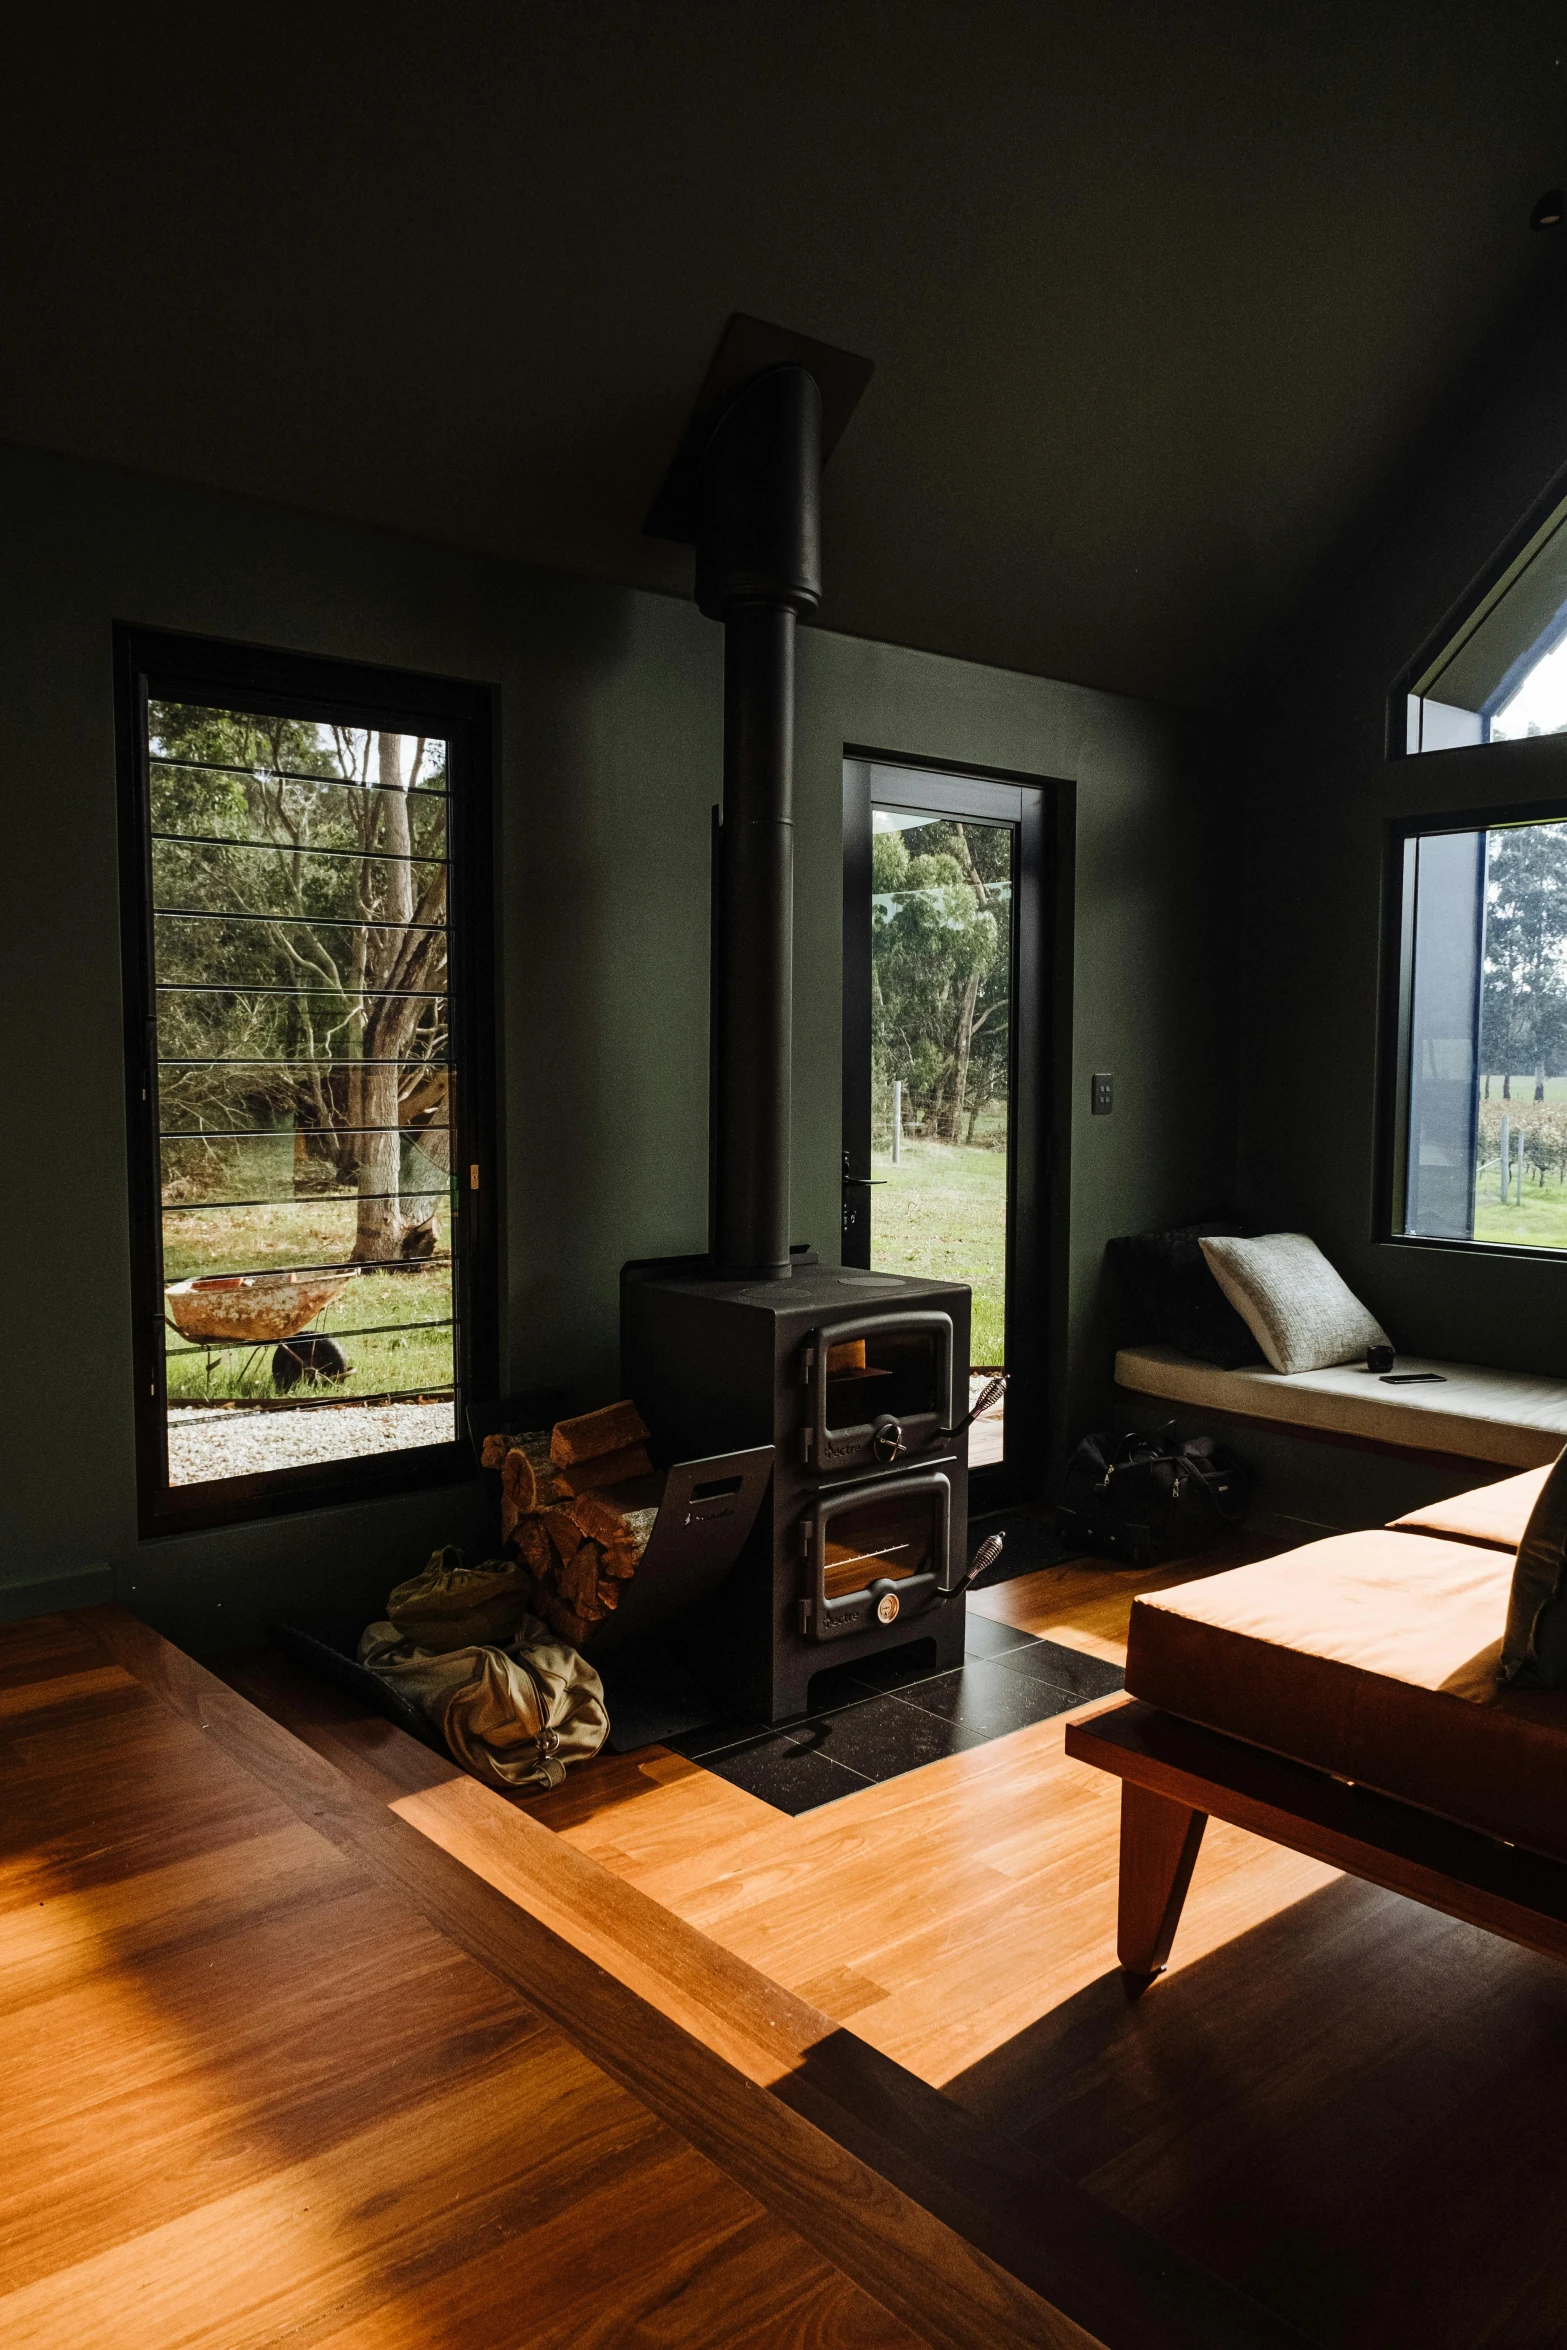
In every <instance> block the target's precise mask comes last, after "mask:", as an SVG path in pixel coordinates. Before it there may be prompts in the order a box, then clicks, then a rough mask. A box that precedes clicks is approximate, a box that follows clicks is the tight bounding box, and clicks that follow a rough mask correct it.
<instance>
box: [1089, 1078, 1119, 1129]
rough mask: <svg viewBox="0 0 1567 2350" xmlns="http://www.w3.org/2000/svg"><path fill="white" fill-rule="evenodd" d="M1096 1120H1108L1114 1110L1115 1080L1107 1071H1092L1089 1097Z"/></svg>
mask: <svg viewBox="0 0 1567 2350" xmlns="http://www.w3.org/2000/svg"><path fill="white" fill-rule="evenodd" d="M1089 1098H1090V1100H1091V1102H1092V1104H1093V1113H1094V1116H1095V1117H1096V1118H1108V1117H1109V1115H1110V1113H1111V1111H1112V1110H1113V1109H1114V1108H1115V1079H1114V1078H1113V1077H1112V1076H1111V1074H1110V1072H1109V1070H1108V1069H1096V1070H1095V1071H1094V1083H1093V1091H1092V1093H1091V1095H1090V1097H1089Z"/></svg>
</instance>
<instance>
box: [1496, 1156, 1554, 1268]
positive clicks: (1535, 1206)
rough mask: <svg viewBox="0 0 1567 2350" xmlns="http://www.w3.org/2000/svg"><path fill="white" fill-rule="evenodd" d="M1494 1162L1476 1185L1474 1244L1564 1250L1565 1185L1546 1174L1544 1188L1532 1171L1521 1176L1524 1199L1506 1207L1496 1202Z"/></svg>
mask: <svg viewBox="0 0 1567 2350" xmlns="http://www.w3.org/2000/svg"><path fill="white" fill-rule="evenodd" d="M1497 1180H1498V1177H1497V1168H1496V1164H1495V1161H1494V1160H1493V1162H1492V1163H1491V1165H1490V1166H1489V1167H1487V1168H1486V1169H1485V1171H1484V1173H1483V1174H1482V1175H1481V1177H1480V1180H1479V1182H1478V1183H1477V1184H1476V1185H1475V1230H1474V1236H1475V1238H1476V1240H1490V1241H1496V1242H1500V1243H1502V1244H1504V1245H1506V1246H1508V1247H1512V1248H1567V1185H1564V1184H1562V1183H1561V1182H1560V1181H1558V1179H1557V1177H1556V1176H1555V1175H1554V1174H1553V1173H1550V1172H1547V1175H1546V1178H1545V1181H1544V1183H1543V1184H1539V1183H1536V1181H1535V1180H1534V1170H1533V1168H1527V1169H1526V1170H1525V1172H1524V1184H1523V1199H1522V1201H1521V1202H1519V1201H1518V1200H1516V1199H1513V1200H1510V1201H1509V1202H1508V1204H1507V1205H1506V1207H1504V1206H1503V1205H1502V1202H1501V1201H1500V1200H1499V1199H1498V1198H1497Z"/></svg>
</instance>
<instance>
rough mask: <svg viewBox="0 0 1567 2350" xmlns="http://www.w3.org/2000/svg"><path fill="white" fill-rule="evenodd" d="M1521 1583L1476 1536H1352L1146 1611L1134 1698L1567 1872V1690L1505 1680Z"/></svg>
mask: <svg viewBox="0 0 1567 2350" xmlns="http://www.w3.org/2000/svg"><path fill="white" fill-rule="evenodd" d="M1512 1575H1513V1561H1512V1556H1511V1553H1510V1552H1507V1551H1505V1550H1493V1549H1489V1548H1487V1547H1484V1546H1483V1545H1480V1544H1477V1543H1473V1542H1450V1541H1445V1540H1442V1539H1440V1538H1438V1537H1436V1536H1434V1535H1426V1534H1409V1533H1397V1532H1391V1531H1386V1530H1380V1529H1379V1530H1376V1531H1373V1532H1370V1533H1363V1534H1335V1535H1333V1536H1331V1537H1330V1538H1329V1539H1328V1540H1327V1541H1325V1542H1312V1543H1308V1544H1307V1545H1306V1546H1305V1548H1304V1549H1301V1550H1291V1551H1286V1552H1284V1553H1283V1554H1282V1556H1280V1557H1278V1558H1272V1559H1264V1560H1262V1561H1260V1562H1259V1563H1258V1564H1257V1565H1255V1566H1249V1567H1234V1568H1232V1569H1230V1571H1229V1572H1228V1573H1226V1574H1222V1575H1210V1576H1207V1577H1205V1578H1204V1579H1203V1580H1202V1581H1200V1582H1196V1583H1183V1584H1181V1585H1179V1586H1178V1587H1177V1588H1176V1589H1174V1590H1171V1591H1159V1592H1150V1593H1149V1594H1147V1595H1146V1596H1145V1597H1143V1598H1141V1599H1139V1600H1137V1601H1136V1602H1135V1603H1134V1605H1133V1608H1132V1629H1131V1641H1130V1645H1129V1647H1128V1651H1127V1662H1126V1686H1127V1689H1128V1690H1129V1692H1130V1693H1131V1694H1132V1695H1133V1696H1134V1697H1141V1698H1144V1699H1146V1700H1147V1701H1148V1703H1149V1704H1151V1705H1157V1706H1162V1707H1164V1708H1165V1709H1166V1710H1167V1711H1168V1712H1170V1713H1173V1714H1179V1715H1180V1716H1182V1718H1183V1719H1185V1720H1187V1721H1192V1722H1200V1723H1202V1724H1203V1726H1204V1727H1205V1728H1207V1729H1211V1730H1220V1731H1225V1732H1228V1734H1229V1735H1230V1736H1232V1737H1235V1738H1243V1739H1245V1740H1246V1741H1247V1742H1248V1743H1249V1744H1250V1745H1253V1746H1262V1747H1266V1748H1267V1749H1268V1750H1269V1751H1270V1752H1271V1753H1274V1754H1282V1755H1287V1756H1288V1757H1289V1758H1290V1759H1291V1760H1292V1761H1295V1762H1302V1763H1306V1764H1309V1765H1310V1766H1311V1767H1313V1768H1314V1769H1317V1770H1323V1771H1329V1772H1331V1773H1332V1774H1333V1775H1334V1776H1335V1777H1336V1778H1340V1779H1351V1780H1355V1781H1358V1782H1361V1783H1363V1784H1364V1785H1366V1786H1368V1787H1374V1788H1377V1789H1379V1790H1380V1791H1381V1792H1382V1793H1383V1794H1386V1795H1393V1796H1397V1797H1399V1798H1401V1799H1402V1800H1403V1801H1404V1802H1406V1803H1413V1804H1418V1805H1419V1806H1420V1807H1421V1808H1422V1809H1423V1810H1426V1811H1432V1812H1437V1813H1439V1814H1440V1815H1441V1816H1442V1817H1443V1818H1444V1819H1449V1820H1456V1821H1458V1822H1459V1823H1460V1824H1461V1825H1463V1826H1465V1827H1471V1828H1479V1829H1481V1830H1482V1831H1483V1832H1484V1833H1485V1834H1487V1835H1491V1836H1499V1837H1502V1838H1504V1839H1505V1840H1506V1841H1507V1842H1508V1843H1512V1844H1521V1845H1524V1846H1526V1847H1527V1848H1528V1849H1529V1850H1531V1851H1534V1852H1540V1853H1545V1854H1547V1855H1548V1856H1549V1857H1550V1858H1552V1859H1554V1860H1567V1691H1564V1690H1559V1689H1529V1690H1524V1689H1514V1688H1507V1689H1504V1688H1501V1687H1500V1686H1499V1685H1498V1682H1497V1678H1496V1669H1497V1663H1498V1660H1499V1658H1500V1655H1501V1646H1502V1635H1503V1632H1504V1629H1505V1627H1506V1622H1507V1603H1508V1595H1509V1592H1510V1590H1511V1586H1512Z"/></svg>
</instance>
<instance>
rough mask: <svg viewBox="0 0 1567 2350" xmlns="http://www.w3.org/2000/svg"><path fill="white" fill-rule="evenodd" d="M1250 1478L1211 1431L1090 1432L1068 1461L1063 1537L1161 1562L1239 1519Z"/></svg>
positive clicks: (1111, 1554) (1059, 1524)
mask: <svg viewBox="0 0 1567 2350" xmlns="http://www.w3.org/2000/svg"><path fill="white" fill-rule="evenodd" d="M1172 1426H1173V1423H1172ZM1250 1483H1251V1479H1250V1474H1249V1472H1248V1471H1247V1470H1246V1469H1245V1468H1244V1467H1243V1466H1242V1464H1241V1463H1240V1462H1239V1461H1238V1460H1237V1459H1236V1457H1235V1455H1234V1453H1232V1452H1231V1451H1230V1449H1229V1447H1228V1446H1227V1445H1223V1444H1215V1442H1214V1441H1213V1438H1212V1437H1211V1436H1188V1437H1186V1438H1184V1439H1183V1440H1182V1441H1180V1442H1176V1441H1175V1439H1174V1438H1173V1436H1172V1435H1171V1434H1170V1432H1169V1430H1165V1431H1163V1432H1162V1433H1161V1434H1160V1435H1158V1436H1143V1435H1138V1434H1133V1435H1130V1436H1085V1437H1084V1438H1083V1440H1082V1442H1081V1444H1079V1445H1078V1447H1077V1449H1076V1451H1075V1452H1074V1453H1073V1454H1072V1457H1071V1459H1070V1460H1069V1461H1068V1462H1067V1465H1066V1482H1065V1485H1064V1487H1063V1490H1062V1496H1061V1506H1060V1508H1059V1510H1058V1511H1057V1513H1056V1533H1057V1538H1058V1539H1059V1540H1060V1541H1062V1542H1064V1543H1067V1544H1069V1545H1075V1546H1078V1547H1080V1548H1082V1549H1083V1550H1087V1551H1093V1552H1096V1553H1097V1554H1099V1555H1101V1556H1103V1557H1105V1558H1112V1559H1115V1560H1116V1561H1117V1562H1118V1563H1119V1564H1120V1565H1122V1566H1127V1567H1150V1566H1158V1565H1160V1564H1161V1563H1162V1562H1163V1561H1164V1560H1165V1559H1174V1558H1184V1557H1185V1556H1186V1554H1187V1553H1188V1552H1189V1551H1194V1550H1201V1549H1202V1548H1203V1546H1204V1544H1205V1543H1209V1542H1212V1541H1213V1539H1214V1537H1215V1535H1217V1534H1219V1533H1220V1532H1222V1530H1223V1529H1224V1528H1225V1527H1228V1526H1238V1525H1239V1524H1240V1522H1241V1519H1242V1518H1243V1517H1244V1516H1245V1514H1246V1497H1247V1492H1248V1489H1249V1486H1250Z"/></svg>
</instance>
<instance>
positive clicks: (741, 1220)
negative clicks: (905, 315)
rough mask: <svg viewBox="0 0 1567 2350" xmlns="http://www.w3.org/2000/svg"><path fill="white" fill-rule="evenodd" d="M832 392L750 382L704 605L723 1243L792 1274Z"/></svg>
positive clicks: (699, 581)
mask: <svg viewBox="0 0 1567 2350" xmlns="http://www.w3.org/2000/svg"><path fill="white" fill-rule="evenodd" d="M821 413H822V410H821V394H820V392H819V390H818V388H817V384H816V379H815V377H814V376H812V375H811V374H810V373H809V372H808V371H807V370H806V369H805V368H803V367H799V366H796V365H793V364H784V365H781V366H777V367H769V368H766V369H764V370H763V371H762V372H761V373H760V374H758V375H754V376H753V377H752V378H751V379H750V381H749V382H748V383H747V384H745V385H743V386H742V388H741V389H740V391H738V392H737V393H736V394H735V396H734V398H733V400H732V401H731V402H730V404H729V406H728V407H727V408H726V409H725V411H724V413H723V416H722V417H721V418H720V420H719V423H718V425H717V427H716V429H715V431H714V434H713V438H712V440H711V442H710V443H709V445H708V449H707V453H706V456H705V458H704V460H703V465H702V474H701V482H700V488H699V515H700V521H699V528H698V533H697V572H696V590H697V602H698V604H699V605H700V606H701V608H702V610H703V611H704V612H705V613H706V614H707V616H708V618H709V619H710V620H722V622H723V624H724V807H723V822H722V824H721V826H720V829H719V835H718V892H717V897H718V910H717V921H716V924H715V935H714V940H713V955H714V978H715V986H714V991H713V1000H714V1030H715V1033H714V1038H713V1118H714V1137H715V1140H714V1152H713V1198H712V1203H711V1204H712V1253H713V1256H714V1259H715V1261H716V1266H717V1270H718V1271H719V1272H720V1273H722V1274H724V1275H727V1276H729V1277H731V1278H742V1279H751V1280H786V1279H787V1278H788V1275H789V1076H790V1053H791V1048H792V1031H793V1017H792V1011H793V1006H792V998H793V985H794V627H795V621H796V619H797V618H798V616H799V615H800V614H801V613H802V612H811V611H814V609H815V607H816V605H817V603H818V601H819V600H820V597H821V560H820V528H819V493H820V485H821Z"/></svg>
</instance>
